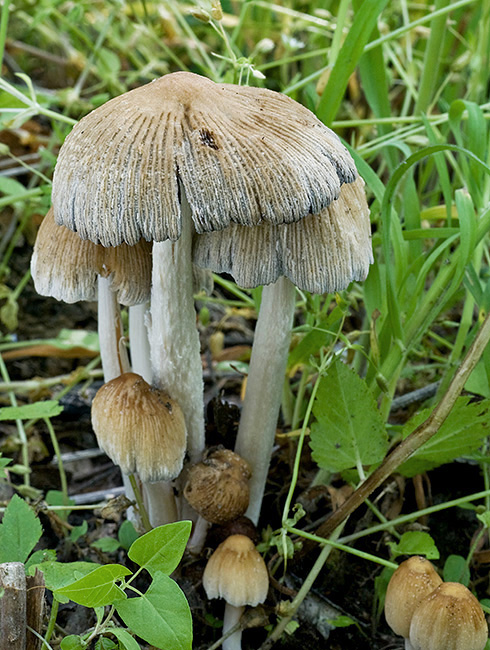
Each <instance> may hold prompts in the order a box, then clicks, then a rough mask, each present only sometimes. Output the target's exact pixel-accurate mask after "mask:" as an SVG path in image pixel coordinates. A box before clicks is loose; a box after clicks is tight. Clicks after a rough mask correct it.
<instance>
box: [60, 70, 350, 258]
mask: <svg viewBox="0 0 490 650" xmlns="http://www.w3.org/2000/svg"><path fill="white" fill-rule="evenodd" d="M356 177H357V171H356V168H355V165H354V162H353V160H352V158H351V156H350V154H349V153H348V151H347V149H346V148H345V147H344V146H343V145H342V144H341V142H340V140H339V138H338V137H337V136H336V135H335V134H334V133H333V131H331V130H330V129H328V128H327V127H326V126H325V125H324V124H323V123H322V122H320V120H318V119H317V118H316V117H315V116H314V115H313V113H311V112H310V111H309V110H308V109H306V108H305V107H303V106H301V105H300V104H298V103H297V102H295V101H294V100H292V99H290V98H288V97H286V96H284V95H281V94H280V93H276V92H274V91H271V90H266V89H261V88H249V87H243V86H235V85H232V84H216V83H214V82H212V81H210V80H209V79H206V78H204V77H201V76H199V75H196V74H193V73H190V72H175V73H172V74H168V75H165V76H164V77H161V78H160V79H156V80H155V81H153V82H151V83H149V84H147V85H145V86H142V87H141V88H137V89H135V90H131V91H129V92H127V93H125V94H123V95H121V96H119V97H116V98H114V99H112V100H110V101H109V102H107V103H106V104H104V105H103V106H100V107H99V108H97V109H95V110H94V111H92V113H90V114H89V115H87V116H86V117H84V118H83V119H82V120H81V121H80V122H79V123H78V124H77V125H76V126H75V127H74V128H73V130H72V132H71V133H70V134H69V135H68V137H67V138H66V141H65V143H64V145H63V146H62V148H61V150H60V154H59V157H58V162H57V165H56V169H55V173H54V179H53V195H52V196H53V205H54V210H55V217H56V221H57V223H59V224H61V225H64V226H66V227H68V228H70V229H71V230H75V231H76V232H78V233H79V235H80V236H81V237H82V238H83V239H90V240H92V241H93V242H96V243H98V242H101V243H102V244H104V245H105V246H109V245H111V246H114V245H117V244H120V243H121V242H123V241H124V242H126V243H128V244H135V243H136V242H138V241H139V240H140V239H141V238H144V239H147V240H154V241H164V240H166V239H171V240H176V239H178V238H179V236H180V232H181V214H180V196H179V182H180V183H181V184H182V186H183V188H184V191H185V194H186V197H187V200H188V202H189V205H190V208H191V212H192V219H193V222H194V226H195V229H196V231H197V232H198V233H202V232H206V231H211V230H221V229H222V228H225V227H226V226H228V225H229V224H230V223H231V222H235V223H239V224H241V225H248V226H251V225H257V224H259V223H261V222H262V221H266V222H270V223H291V222H294V221H298V220H299V219H302V218H303V217H305V216H306V215H308V214H310V213H311V214H316V213H319V212H320V211H321V210H322V209H323V208H325V207H326V206H327V205H328V204H329V203H330V202H331V201H333V200H334V199H335V198H337V197H338V195H339V192H340V187H341V185H342V183H349V182H352V181H353V180H354V179H355V178H356Z"/></svg>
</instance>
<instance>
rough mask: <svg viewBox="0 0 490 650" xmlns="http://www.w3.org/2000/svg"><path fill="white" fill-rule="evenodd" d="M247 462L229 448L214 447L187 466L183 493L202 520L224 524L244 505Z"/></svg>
mask: <svg viewBox="0 0 490 650" xmlns="http://www.w3.org/2000/svg"><path fill="white" fill-rule="evenodd" d="M250 476H251V472H250V465H249V464H248V463H247V461H246V460H243V458H240V456H239V455H238V454H235V453H234V452H233V451H231V450H230V449H218V450H217V451H215V452H213V453H211V454H209V456H207V458H205V459H204V460H203V461H201V462H200V463H197V464H195V465H193V466H192V467H191V468H190V469H189V473H188V476H187V482H186V485H185V488H184V496H185V498H186V499H187V501H188V503H189V504H190V505H191V506H192V507H193V508H194V510H196V512H197V513H198V514H200V515H201V517H203V518H204V519H206V521H209V522H210V523H212V524H224V523H226V522H227V521H231V520H232V519H236V518H237V517H240V516H241V515H243V513H244V512H245V510H246V509H247V507H248V501H249V497H250V491H249V487H248V481H249V478H250Z"/></svg>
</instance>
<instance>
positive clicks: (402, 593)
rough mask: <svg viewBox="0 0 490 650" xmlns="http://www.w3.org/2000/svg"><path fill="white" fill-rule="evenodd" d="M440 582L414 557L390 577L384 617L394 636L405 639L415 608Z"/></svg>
mask: <svg viewBox="0 0 490 650" xmlns="http://www.w3.org/2000/svg"><path fill="white" fill-rule="evenodd" d="M441 583H442V578H441V577H440V575H439V574H438V573H437V571H436V570H435V568H434V566H433V564H432V563H431V562H429V560H427V559H426V558H424V557H420V556H418V555H414V556H413V557H410V558H408V560H405V561H404V562H402V563H401V564H400V566H399V567H398V569H396V571H395V573H394V574H393V575H392V576H391V579H390V582H389V583H388V588H387V590H386V598H385V618H386V622H387V623H388V625H389V626H390V627H391V629H392V630H393V632H395V634H399V635H400V636H402V637H403V638H404V639H405V648H406V650H410V642H409V640H408V638H409V633H410V623H411V620H412V617H413V613H414V611H415V609H416V608H417V607H418V605H419V604H420V603H421V602H422V601H423V600H424V598H426V597H427V596H428V595H429V594H431V593H432V592H433V591H434V589H435V588H436V587H438V586H439V585H440V584H441Z"/></svg>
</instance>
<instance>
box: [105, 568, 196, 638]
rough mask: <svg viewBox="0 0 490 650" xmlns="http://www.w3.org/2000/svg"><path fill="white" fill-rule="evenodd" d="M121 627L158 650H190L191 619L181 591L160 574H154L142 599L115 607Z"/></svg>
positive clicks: (123, 602)
mask: <svg viewBox="0 0 490 650" xmlns="http://www.w3.org/2000/svg"><path fill="white" fill-rule="evenodd" d="M115 607H116V611H117V613H118V614H119V616H120V617H121V618H122V620H123V621H124V623H125V624H126V625H127V626H128V627H129V628H130V629H131V630H132V631H133V632H134V634H137V635H138V636H140V637H141V638H142V639H143V640H144V641H146V642H147V643H150V644H151V645H154V646H155V647H157V648H169V649H170V648H171V649H172V650H191V647H192V617H191V612H190V609H189V605H188V603H187V600H186V598H185V596H184V594H183V593H182V591H181V589H180V587H179V586H178V585H177V584H176V583H175V582H174V581H173V580H172V579H171V578H169V577H168V576H166V575H165V574H163V573H156V574H155V577H154V579H153V582H152V583H151V585H150V587H149V588H148V591H147V592H146V594H144V595H143V596H138V597H136V598H128V599H127V600H124V601H120V602H118V603H116V604H115Z"/></svg>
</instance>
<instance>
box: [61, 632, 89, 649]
mask: <svg viewBox="0 0 490 650" xmlns="http://www.w3.org/2000/svg"><path fill="white" fill-rule="evenodd" d="M60 647H61V650H84V649H85V648H86V647H87V644H86V643H85V642H84V641H83V639H82V637H80V636H78V635H76V634H70V635H69V636H65V638H64V639H63V640H62V641H61V644H60Z"/></svg>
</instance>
